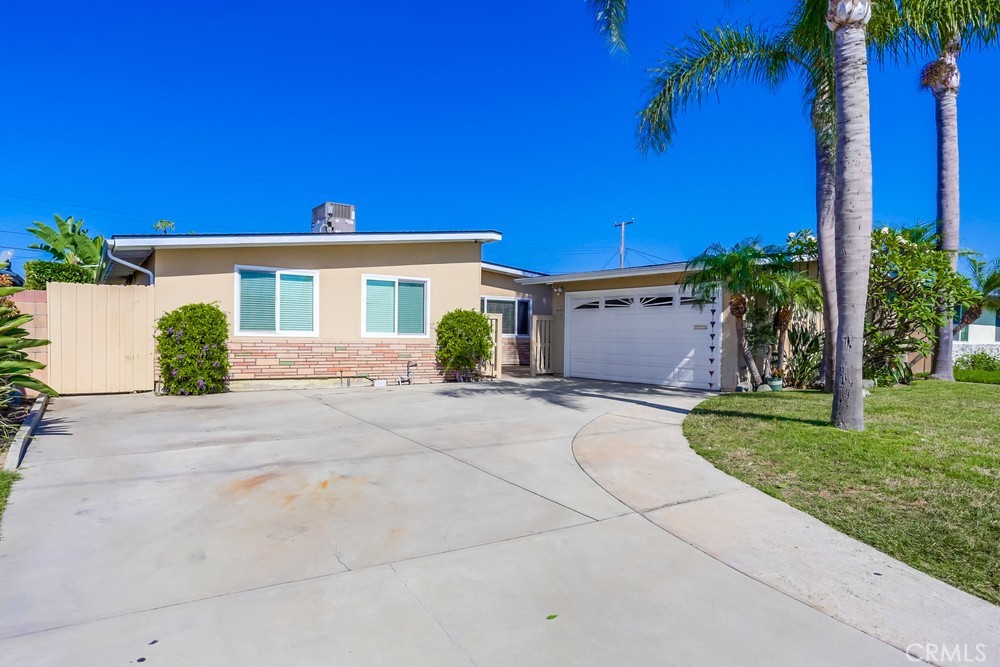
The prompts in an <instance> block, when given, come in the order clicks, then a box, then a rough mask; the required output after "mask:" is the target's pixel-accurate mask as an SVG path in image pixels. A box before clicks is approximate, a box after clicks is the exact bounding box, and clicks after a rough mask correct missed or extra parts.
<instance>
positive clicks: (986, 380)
mask: <svg viewBox="0 0 1000 667" xmlns="http://www.w3.org/2000/svg"><path fill="white" fill-rule="evenodd" d="M955 380H957V381H958V382H975V383H976V384H1000V371H962V370H959V369H957V368H956V369H955Z"/></svg>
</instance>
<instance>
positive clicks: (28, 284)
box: [24, 259, 94, 290]
mask: <svg viewBox="0 0 1000 667" xmlns="http://www.w3.org/2000/svg"><path fill="white" fill-rule="evenodd" d="M46 283H78V284H81V285H93V284H94V269H88V268H87V267H84V266H80V265H79V264H66V263H65V262H52V261H49V260H45V259H31V260H28V261H27V262H25V263H24V289H41V290H43V289H45V285H46Z"/></svg>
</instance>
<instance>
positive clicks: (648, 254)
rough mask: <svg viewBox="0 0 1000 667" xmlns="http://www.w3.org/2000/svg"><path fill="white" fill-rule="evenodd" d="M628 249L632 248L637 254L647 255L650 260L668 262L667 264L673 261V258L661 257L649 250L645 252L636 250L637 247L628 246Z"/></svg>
mask: <svg viewBox="0 0 1000 667" xmlns="http://www.w3.org/2000/svg"><path fill="white" fill-rule="evenodd" d="M627 250H630V251H632V252H634V253H636V254H637V255H642V256H643V257H645V258H646V259H648V260H650V261H652V262H666V263H667V264H671V263H673V260H670V259H667V258H666V257H659V256H657V255H651V254H650V253H648V252H643V251H641V250H636V249H635V248H627Z"/></svg>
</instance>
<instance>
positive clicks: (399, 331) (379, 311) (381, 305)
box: [363, 277, 427, 336]
mask: <svg viewBox="0 0 1000 667" xmlns="http://www.w3.org/2000/svg"><path fill="white" fill-rule="evenodd" d="M363 302H364V308H365V317H364V322H365V335H368V336H425V335H427V282H426V281H423V280H406V279H403V278H367V277H366V278H365V279H364V296H363Z"/></svg>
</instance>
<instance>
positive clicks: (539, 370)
mask: <svg viewBox="0 0 1000 667" xmlns="http://www.w3.org/2000/svg"><path fill="white" fill-rule="evenodd" d="M555 326H556V318H555V317H553V316H552V315H532V316H531V375H532V376H535V375H551V374H552V331H553V329H555Z"/></svg>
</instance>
